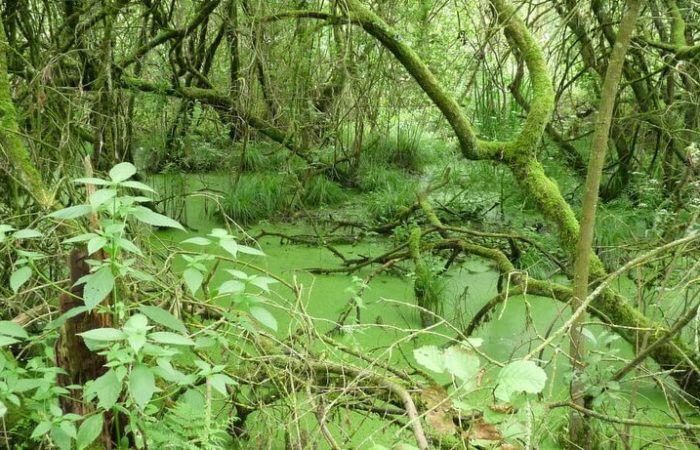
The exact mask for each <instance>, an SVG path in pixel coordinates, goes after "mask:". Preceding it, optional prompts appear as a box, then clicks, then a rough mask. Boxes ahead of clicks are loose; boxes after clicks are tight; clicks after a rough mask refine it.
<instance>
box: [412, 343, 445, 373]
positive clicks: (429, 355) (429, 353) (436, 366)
mask: <svg viewBox="0 0 700 450" xmlns="http://www.w3.org/2000/svg"><path fill="white" fill-rule="evenodd" d="M413 357H414V358H416V362H417V363H418V364H420V365H421V366H423V367H425V368H427V369H429V370H432V371H433V372H437V373H443V372H445V356H444V355H443V354H442V351H440V349H439V348H437V347H436V346H434V345H424V346H423V347H419V348H417V349H415V350H413Z"/></svg>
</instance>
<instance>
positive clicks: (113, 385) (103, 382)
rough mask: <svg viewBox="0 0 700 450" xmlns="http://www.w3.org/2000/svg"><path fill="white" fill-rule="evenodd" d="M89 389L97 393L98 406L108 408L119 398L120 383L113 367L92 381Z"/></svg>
mask: <svg viewBox="0 0 700 450" xmlns="http://www.w3.org/2000/svg"><path fill="white" fill-rule="evenodd" d="M90 390H91V391H92V392H95V393H96V394H97V399H98V400H99V401H98V406H99V407H100V408H103V409H106V410H109V409H112V407H113V406H114V405H115V403H117V401H118V400H119V394H121V392H122V384H121V381H119V378H118V377H117V374H116V372H115V371H114V369H110V370H108V371H107V372H106V373H105V374H104V375H102V376H101V377H99V378H98V379H96V380H95V382H94V383H92V386H91V388H90Z"/></svg>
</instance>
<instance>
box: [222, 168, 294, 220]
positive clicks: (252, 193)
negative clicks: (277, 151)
mask: <svg viewBox="0 0 700 450" xmlns="http://www.w3.org/2000/svg"><path fill="white" fill-rule="evenodd" d="M293 183H294V182H293V180H292V179H291V177H290V176H288V175H282V174H277V173H251V174H241V176H240V177H239V178H238V180H237V181H236V182H235V184H234V185H233V186H232V188H231V190H230V193H229V194H228V196H227V197H226V198H225V199H224V200H223V202H222V208H223V210H224V212H225V213H226V214H227V215H228V216H230V217H231V218H232V219H233V220H235V221H236V222H238V223H241V224H251V223H255V222H257V221H259V220H262V219H269V218H272V217H274V216H278V215H280V214H282V213H284V212H287V211H289V210H290V209H291V208H292V203H293V202H294V197H293V196H292V194H291V193H292V192H293V189H291V188H290V186H292V185H293Z"/></svg>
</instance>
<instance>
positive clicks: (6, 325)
mask: <svg viewBox="0 0 700 450" xmlns="http://www.w3.org/2000/svg"><path fill="white" fill-rule="evenodd" d="M0 334H4V335H5V336H12V337H16V338H20V339H27V338H28V337H29V334H27V330H25V329H24V328H23V327H22V325H20V324H18V323H15V322H12V321H9V320H0Z"/></svg>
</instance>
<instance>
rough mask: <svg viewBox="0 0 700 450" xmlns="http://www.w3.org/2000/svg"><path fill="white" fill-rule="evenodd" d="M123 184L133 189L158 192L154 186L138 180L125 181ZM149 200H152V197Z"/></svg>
mask: <svg viewBox="0 0 700 450" xmlns="http://www.w3.org/2000/svg"><path fill="white" fill-rule="evenodd" d="M122 186H124V187H128V188H131V189H138V190H141V191H148V192H153V193H154V194H155V193H156V191H155V190H154V189H153V188H152V187H150V186H149V185H147V184H143V183H140V182H138V181H125V182H123V183H122ZM149 200H151V199H149Z"/></svg>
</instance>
